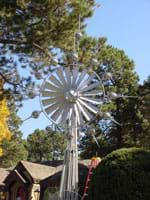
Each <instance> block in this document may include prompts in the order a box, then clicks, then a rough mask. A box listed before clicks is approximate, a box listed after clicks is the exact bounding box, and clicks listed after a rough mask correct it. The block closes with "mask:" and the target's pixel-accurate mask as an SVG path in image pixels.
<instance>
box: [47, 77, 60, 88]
mask: <svg viewBox="0 0 150 200" xmlns="http://www.w3.org/2000/svg"><path fill="white" fill-rule="evenodd" d="M49 80H50V81H51V82H52V83H54V84H55V85H56V86H57V87H60V88H63V85H62V83H61V82H60V81H59V80H58V79H57V78H56V77H55V76H54V75H51V76H50V78H49Z"/></svg>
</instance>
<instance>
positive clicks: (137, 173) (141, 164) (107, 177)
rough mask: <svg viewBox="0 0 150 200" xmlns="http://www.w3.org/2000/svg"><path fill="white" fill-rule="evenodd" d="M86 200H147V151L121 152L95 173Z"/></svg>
mask: <svg viewBox="0 0 150 200" xmlns="http://www.w3.org/2000/svg"><path fill="white" fill-rule="evenodd" d="M88 200H150V151H148V150H145V149H140V148H129V149H120V150H117V151H113V152H112V153H111V154H109V155H108V156H106V157H105V158H104V159H103V160H102V161H101V163H100V164H99V165H98V167H97V168H96V169H95V171H94V174H93V176H92V180H91V182H90V188H89V196H88Z"/></svg>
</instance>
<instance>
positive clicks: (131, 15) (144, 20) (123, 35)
mask: <svg viewBox="0 0 150 200" xmlns="http://www.w3.org/2000/svg"><path fill="white" fill-rule="evenodd" d="M97 3H99V4H101V7H100V8H96V9H95V14H94V16H93V17H92V18H91V19H89V20H87V33H88V34H89V35H91V36H95V37H100V36H105V37H107V38H108V43H109V44H111V45H112V46H114V47H117V48H119V49H123V50H124V51H125V52H126V54H127V55H128V57H129V58H131V59H133V60H134V62H135V71H136V72H137V73H138V75H139V77H140V81H141V82H142V81H143V80H144V79H146V78H147V77H148V75H150V61H149V58H150V0H97ZM33 110H40V104H39V101H38V100H32V101H28V102H26V103H25V105H24V108H23V109H21V110H20V112H19V115H20V116H21V117H22V118H23V119H25V118H26V117H28V116H29V115H30V114H31V112H32V111H33ZM49 124H50V122H49V121H48V119H47V118H46V117H45V116H44V114H41V117H40V118H39V119H37V120H35V119H30V120H28V121H26V122H24V123H23V125H22V126H21V130H22V132H23V134H24V138H26V137H27V135H28V134H30V133H32V132H33V131H34V130H35V129H36V128H40V129H42V128H43V129H44V128H45V126H47V125H49Z"/></svg>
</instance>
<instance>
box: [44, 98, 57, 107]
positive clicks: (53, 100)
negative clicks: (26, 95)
mask: <svg viewBox="0 0 150 200" xmlns="http://www.w3.org/2000/svg"><path fill="white" fill-rule="evenodd" d="M56 100H57V98H49V99H42V104H43V106H44V107H45V106H48V105H50V104H53V103H56Z"/></svg>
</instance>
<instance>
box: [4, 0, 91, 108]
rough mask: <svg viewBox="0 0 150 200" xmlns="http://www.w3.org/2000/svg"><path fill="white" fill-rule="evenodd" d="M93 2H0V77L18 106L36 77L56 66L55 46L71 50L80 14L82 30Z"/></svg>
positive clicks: (66, 0) (81, 0)
mask: <svg viewBox="0 0 150 200" xmlns="http://www.w3.org/2000/svg"><path fill="white" fill-rule="evenodd" d="M94 5H95V3H94V0H88V1H84V0H80V1H79V0H72V1H68V0H61V1H60V0H53V1H49V0H38V1H37V0H17V1H15V0H14V1H13V0H12V1H10V0H2V1H1V2H0V66H1V67H0V76H1V78H2V79H3V80H4V82H5V84H6V86H7V87H6V88H7V90H6V93H10V92H11V95H14V98H15V100H16V101H17V100H18V103H19V105H20V101H21V100H23V99H27V98H28V95H29V94H28V91H29V90H30V91H31V92H32V91H33V89H34V90H36V89H37V88H35V84H34V81H35V78H37V79H38V80H39V79H40V78H41V77H42V75H44V74H45V73H47V72H48V71H50V70H51V68H52V67H53V65H55V62H54V60H53V55H55V54H56V49H60V51H64V50H65V51H66V50H72V49H73V48H72V46H73V44H72V41H73V37H74V32H75V30H76V29H77V27H78V17H79V14H80V15H81V28H82V29H83V28H84V20H85V19H86V18H88V17H90V16H91V15H92V13H93V7H94ZM64 38H67V40H65V39H64ZM20 67H22V68H23V69H20ZM25 68H27V70H26V69H25ZM22 70H24V71H22ZM21 72H22V73H21ZM24 72H26V73H24ZM22 74H24V75H25V76H22ZM27 89H28V90H27ZM29 96H30V97H31V96H32V97H31V98H33V95H29Z"/></svg>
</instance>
